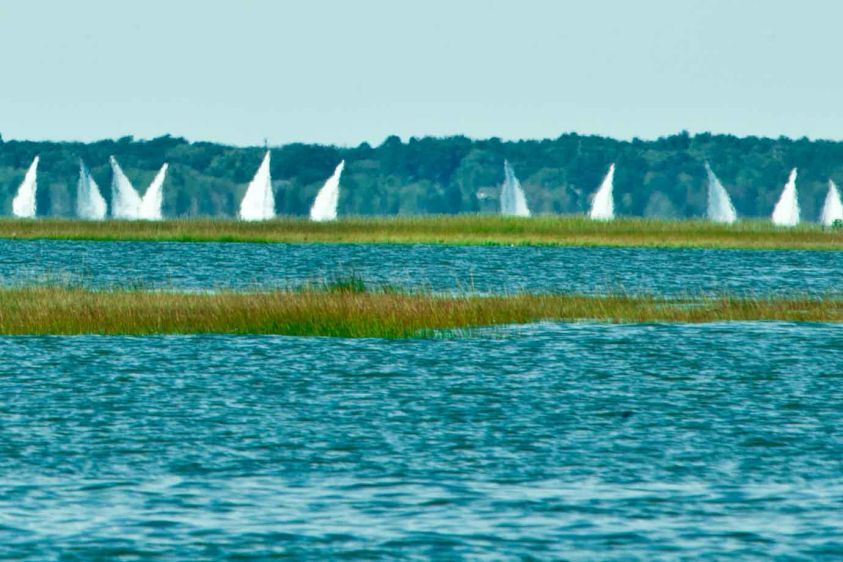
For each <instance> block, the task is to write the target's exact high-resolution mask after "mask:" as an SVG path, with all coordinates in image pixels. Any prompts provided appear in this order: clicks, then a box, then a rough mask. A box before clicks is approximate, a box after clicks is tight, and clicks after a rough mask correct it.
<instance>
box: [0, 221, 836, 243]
mask: <svg viewBox="0 0 843 562" xmlns="http://www.w3.org/2000/svg"><path fill="white" fill-rule="evenodd" d="M0 238H13V239H14V238H29V239H32V238H40V239H62V240H157V241H176V242H208V241H214V242H290V243H300V242H324V243H328V242H334V243H382V244H490V245H556V246H624V247H659V248H685V247H697V248H727V249H738V248H744V249H805V250H841V249H843V229H839V228H837V229H835V228H825V229H824V228H822V227H820V226H818V225H815V224H803V225H800V226H798V227H795V228H782V227H775V226H773V225H772V224H770V222H769V221H766V220H763V221H762V220H748V221H742V222H739V223H737V224H735V225H720V224H714V223H711V222H707V221H700V220H688V221H667V220H651V219H636V218H624V219H618V220H615V221H612V222H601V221H592V220H588V219H587V218H584V217H579V216H539V217H531V218H518V217H502V216H499V215H438V216H423V217H376V218H362V217H352V218H344V219H342V220H338V221H335V222H328V223H314V222H311V221H308V220H305V219H300V218H279V219H276V220H272V221H266V222H242V221H236V220H231V219H180V220H167V221H161V222H143V221H113V220H111V221H103V222H90V221H78V220H65V219H37V220H17V219H2V220H0Z"/></svg>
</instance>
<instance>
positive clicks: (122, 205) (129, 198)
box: [109, 156, 141, 220]
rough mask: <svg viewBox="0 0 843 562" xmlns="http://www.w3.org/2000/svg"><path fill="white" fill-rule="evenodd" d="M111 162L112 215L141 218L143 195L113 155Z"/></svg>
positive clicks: (130, 218)
mask: <svg viewBox="0 0 843 562" xmlns="http://www.w3.org/2000/svg"><path fill="white" fill-rule="evenodd" d="M109 162H111V172H112V176H111V216H112V217H114V218H115V219H129V220H137V219H139V218H140V206H141V196H140V195H138V192H137V191H136V190H135V187H134V186H133V185H132V182H130V181H129V178H127V177H126V174H124V173H123V170H122V168H120V164H118V163H117V159H115V158H114V156H112V157H111V158H110V159H109Z"/></svg>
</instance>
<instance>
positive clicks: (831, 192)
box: [820, 180, 843, 226]
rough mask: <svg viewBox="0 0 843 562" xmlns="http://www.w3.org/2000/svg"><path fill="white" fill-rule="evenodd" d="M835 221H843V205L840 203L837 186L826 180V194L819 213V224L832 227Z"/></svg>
mask: <svg viewBox="0 0 843 562" xmlns="http://www.w3.org/2000/svg"><path fill="white" fill-rule="evenodd" d="M835 221H843V203H841V202H840V192H839V191H838V190H837V184H835V183H834V182H833V181H832V180H828V193H827V194H826V196H825V204H824V205H823V210H822V213H820V223H821V224H822V225H823V226H832V225H833V224H834V222H835Z"/></svg>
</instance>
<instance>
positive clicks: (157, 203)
mask: <svg viewBox="0 0 843 562" xmlns="http://www.w3.org/2000/svg"><path fill="white" fill-rule="evenodd" d="M167 167H168V164H167V163H166V162H165V163H164V165H163V166H161V169H160V170H158V173H157V174H155V178H153V180H152V182H151V183H150V184H149V187H147V188H146V193H144V194H143V198H142V199H141V204H140V214H139V216H140V218H142V219H144V220H148V221H160V220H161V219H162V218H163V213H162V212H161V205H162V203H163V202H164V192H163V188H164V179H166V177H167Z"/></svg>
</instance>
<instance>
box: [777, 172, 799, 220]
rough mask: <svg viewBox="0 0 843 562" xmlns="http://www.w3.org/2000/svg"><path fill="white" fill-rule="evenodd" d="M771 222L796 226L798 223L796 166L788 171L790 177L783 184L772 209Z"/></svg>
mask: <svg viewBox="0 0 843 562" xmlns="http://www.w3.org/2000/svg"><path fill="white" fill-rule="evenodd" d="M772 219H773V224H775V225H778V226H796V225H797V224H799V195H798V193H797V191H796V168H794V169H793V170H791V171H790V177H789V178H788V180H787V184H785V186H784V190H783V191H782V194H781V196H780V197H779V202H778V203H776V207H775V209H773V217H772Z"/></svg>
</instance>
